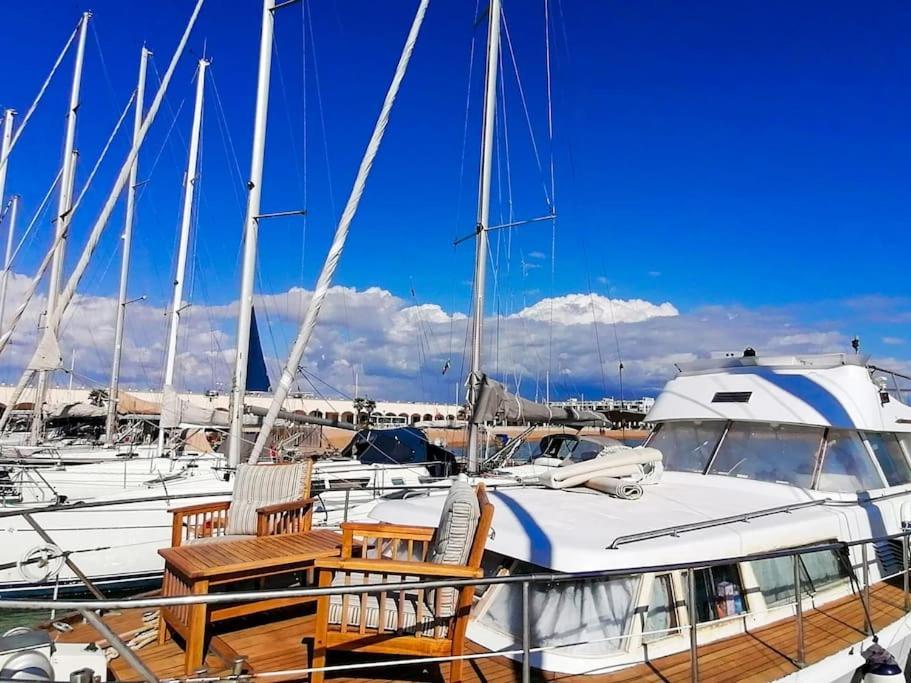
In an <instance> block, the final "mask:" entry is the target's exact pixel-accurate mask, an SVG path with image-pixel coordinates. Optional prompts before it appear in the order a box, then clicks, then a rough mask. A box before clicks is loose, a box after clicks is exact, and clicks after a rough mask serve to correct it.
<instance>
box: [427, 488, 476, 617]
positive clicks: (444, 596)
mask: <svg viewBox="0 0 911 683" xmlns="http://www.w3.org/2000/svg"><path fill="white" fill-rule="evenodd" d="M480 519H481V506H480V504H479V503H478V495H477V493H475V490H474V489H473V488H472V487H471V484H469V483H468V479H467V478H465V477H463V476H460V477H459V478H458V479H456V480H455V481H454V482H453V484H452V486H451V487H450V489H449V495H447V496H446V502H445V503H443V511H442V513H441V514H440V523H439V525H438V526H437V530H436V531H435V532H434V534H433V539H432V540H431V542H430V553H429V554H428V557H427V561H428V562H432V563H434V564H456V565H464V564H466V563H467V562H468V556H469V554H470V553H471V544H472V542H473V541H474V537H475V532H476V531H477V529H478V521H479V520H480ZM439 590H440V592H441V598H440V614H439V616H440V617H451V616H452V615H453V614H455V609H456V596H457V595H458V591H456V589H454V588H440V589H439ZM435 600H436V596H435V591H432V590H430V591H427V604H428V605H430V606H433V605H434V604H435Z"/></svg>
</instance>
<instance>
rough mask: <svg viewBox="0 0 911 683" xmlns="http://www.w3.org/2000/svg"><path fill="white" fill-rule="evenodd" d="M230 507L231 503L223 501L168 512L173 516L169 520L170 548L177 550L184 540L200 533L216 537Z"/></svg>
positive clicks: (188, 506)
mask: <svg viewBox="0 0 911 683" xmlns="http://www.w3.org/2000/svg"><path fill="white" fill-rule="evenodd" d="M230 506H231V501H229V500H223V501H218V502H215V503H199V504H197V505H187V506H185V507H182V508H174V509H172V510H168V512H171V513H172V514H173V517H172V518H171V547H172V548H177V547H178V546H180V545H183V542H184V541H185V540H188V539H189V538H196V537H198V536H199V535H200V532H201V533H202V535H203V536H211V535H218V534H217V533H216V530H217V529H221V528H223V527H224V524H225V522H226V520H227V512H228V508H229V507H230ZM184 522H186V524H185V523H184Z"/></svg>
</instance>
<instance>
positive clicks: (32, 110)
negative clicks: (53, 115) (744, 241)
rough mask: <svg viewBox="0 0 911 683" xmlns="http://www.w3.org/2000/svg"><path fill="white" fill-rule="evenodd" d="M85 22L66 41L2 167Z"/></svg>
mask: <svg viewBox="0 0 911 683" xmlns="http://www.w3.org/2000/svg"><path fill="white" fill-rule="evenodd" d="M83 21H85V16H84V15H83V16H82V17H81V18H80V19H79V21H78V22H77V24H76V28H74V29H73V32H72V33H71V34H70V37H69V40H67V41H66V45H64V46H63V49H62V50H61V51H60V54H59V55H57V61H55V62H54V66H52V67H51V72H50V73H49V74H48V75H47V78H45V79H44V83H42V84H41V88H40V89H39V90H38V94H37V95H36V96H35V99H34V100H33V101H32V104H31V105H30V106H29V108H28V111H27V112H25V116H23V117H22V122H21V123H20V124H19V126H18V128H16V131H15V132H14V133H13V138H12V140H10V145H9V149H8V150H7V152H6V156H3V157H0V166H3V165H4V164H5V163H6V161H7V159H9V155H10V154H12V152H13V148H14V147H15V146H16V143H17V142H18V141H19V137H20V136H21V135H22V132H23V131H24V130H25V126H26V124H28V122H29V119H31V118H32V114H34V113H35V109H37V108H38V103H39V102H41V98H43V97H44V93H45V91H46V90H47V88H48V86H49V85H50V84H51V79H52V78H53V77H54V74H55V73H56V72H57V69H58V68H59V67H60V63H61V62H62V61H63V58H64V57H65V56H66V53H67V52H68V51H69V49H70V46H71V45H72V44H73V41H74V40H75V39H76V36H77V35H78V33H79V29H80V27H81V26H82V22H83Z"/></svg>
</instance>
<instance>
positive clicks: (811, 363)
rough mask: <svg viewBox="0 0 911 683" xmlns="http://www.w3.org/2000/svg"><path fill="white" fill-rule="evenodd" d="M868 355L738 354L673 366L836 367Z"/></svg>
mask: <svg viewBox="0 0 911 683" xmlns="http://www.w3.org/2000/svg"><path fill="white" fill-rule="evenodd" d="M868 360H869V357H868V356H859V355H857V354H853V353H820V354H807V355H793V356H757V355H747V354H744V355H738V356H732V355H728V354H724V356H720V357H713V358H701V359H699V360H694V361H685V362H680V363H675V364H674V367H676V368H677V370H678V371H680V372H681V373H694V372H705V371H712V370H721V369H724V368H752V367H764V368H808V369H809V368H816V369H825V368H836V367H840V366H842V365H859V366H865V365H866V364H867V361H868Z"/></svg>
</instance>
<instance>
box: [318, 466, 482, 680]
mask: <svg viewBox="0 0 911 683" xmlns="http://www.w3.org/2000/svg"><path fill="white" fill-rule="evenodd" d="M466 488H467V491H468V493H467V494H466V492H465V489H466ZM459 495H461V496H462V499H461V501H459V500H458V497H459ZM454 496H455V498H456V500H455V503H454V505H453V503H452V501H453V498H454ZM466 500H467V502H468V503H470V504H471V505H472V506H473V508H474V510H475V511H476V516H474V519H472V520H470V522H469V523H468V524H467V525H463V526H462V528H461V530H459V529H457V528H456V525H454V524H453V517H452V515H453V514H458V511H456V513H454V512H453V510H454V508H455V507H458V506H460V505H461V506H462V508H463V512H464V508H465V504H466ZM492 519H493V505H492V504H491V503H490V501H489V499H488V497H487V492H486V490H485V487H484V484H483V483H481V484H478V485H477V488H476V489H475V490H474V491H472V489H471V486H470V485H469V484H468V482H467V480H460V481H457V482H455V483H454V484H453V490H452V491H451V492H450V494H449V496H448V497H447V500H446V504H444V507H443V515H442V517H441V520H440V526H439V527H438V528H436V529H434V528H433V527H421V526H403V525H397V524H369V523H356V522H355V523H352V522H346V523H344V524H342V552H341V557H340V558H339V559H328V560H318V561H317V562H316V565H315V566H316V568H317V572H318V583H319V586H320V587H323V588H325V587H328V586H348V585H365V584H371V583H373V584H377V583H402V582H413V581H433V580H438V581H439V580H443V579H474V578H479V577H481V576H483V571H482V570H481V557H482V555H483V554H484V547H485V545H486V544H487V537H488V534H489V533H490V525H491V521H492ZM456 524H458V522H456ZM459 534H461V536H462V537H461V538H458V536H459ZM356 555H359V556H356ZM453 560H455V561H453ZM473 598H474V586H464V587H458V588H441V589H436V590H424V589H419V588H416V589H410V590H402V591H396V592H394V593H393V594H392V595H387V594H386V592H383V593H379V594H377V593H373V594H368V593H362V594H349V595H333V596H323V597H321V598H320V599H319V601H318V603H317V612H316V630H315V635H314V638H313V641H314V642H313V648H312V649H311V654H312V666H313V667H323V666H325V662H326V651H327V650H347V651H351V652H369V653H381V654H400V655H406V656H428V657H441V656H459V655H461V654H463V651H464V648H465V629H466V627H467V626H468V617H469V612H470V610H471V605H472V600H473ZM323 678H324V676H323V672H322V671H316V672H313V673H311V674H310V683H323ZM461 678H462V660H453V661H452V662H451V669H450V681H460V680H461Z"/></svg>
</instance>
